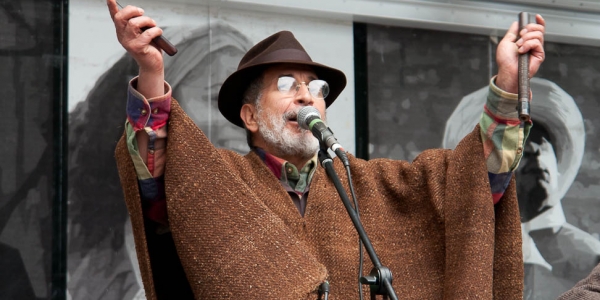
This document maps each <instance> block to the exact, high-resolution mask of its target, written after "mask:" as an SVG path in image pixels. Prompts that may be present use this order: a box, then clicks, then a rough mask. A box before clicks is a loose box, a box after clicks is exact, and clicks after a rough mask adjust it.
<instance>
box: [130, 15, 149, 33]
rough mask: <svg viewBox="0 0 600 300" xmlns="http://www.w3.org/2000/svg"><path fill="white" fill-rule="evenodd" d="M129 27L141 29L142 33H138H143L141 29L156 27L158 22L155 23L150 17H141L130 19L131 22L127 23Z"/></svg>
mask: <svg viewBox="0 0 600 300" xmlns="http://www.w3.org/2000/svg"><path fill="white" fill-rule="evenodd" d="M127 26H128V27H133V28H139V29H140V31H138V32H141V31H142V30H141V29H142V28H144V27H154V26H156V21H154V19H152V18H150V17H148V16H139V17H135V18H131V19H129V21H127Z"/></svg>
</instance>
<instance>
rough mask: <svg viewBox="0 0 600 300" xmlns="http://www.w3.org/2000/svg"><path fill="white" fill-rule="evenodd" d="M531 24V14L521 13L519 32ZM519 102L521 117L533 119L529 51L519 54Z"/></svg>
mask: <svg viewBox="0 0 600 300" xmlns="http://www.w3.org/2000/svg"><path fill="white" fill-rule="evenodd" d="M527 24H529V14H528V13H527V12H521V13H519V32H521V30H523V28H525V26H527ZM518 69H519V94H518V96H519V104H518V106H517V111H518V112H519V119H520V120H521V121H522V122H527V121H529V120H530V119H531V117H530V115H529V95H530V94H529V53H523V54H519V67H518Z"/></svg>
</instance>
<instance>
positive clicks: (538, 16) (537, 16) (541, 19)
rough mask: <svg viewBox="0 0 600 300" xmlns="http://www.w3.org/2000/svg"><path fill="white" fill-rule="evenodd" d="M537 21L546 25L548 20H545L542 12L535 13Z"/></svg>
mask: <svg viewBox="0 0 600 300" xmlns="http://www.w3.org/2000/svg"><path fill="white" fill-rule="evenodd" d="M535 22H536V23H538V24H540V25H542V26H544V27H545V26H546V20H544V18H543V17H542V15H540V14H537V15H535Z"/></svg>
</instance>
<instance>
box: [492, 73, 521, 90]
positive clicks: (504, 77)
mask: <svg viewBox="0 0 600 300" xmlns="http://www.w3.org/2000/svg"><path fill="white" fill-rule="evenodd" d="M495 84H496V86H497V87H498V88H500V89H501V90H503V91H505V92H508V93H512V94H516V93H518V92H519V86H518V80H517V79H515V78H514V76H510V75H509V74H507V73H506V72H502V71H499V72H498V76H497V77H496V82H495Z"/></svg>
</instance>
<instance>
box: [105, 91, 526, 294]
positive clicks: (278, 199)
mask: <svg viewBox="0 0 600 300" xmlns="http://www.w3.org/2000/svg"><path fill="white" fill-rule="evenodd" d="M168 136H169V141H168V146H167V161H166V172H165V184H166V192H167V207H168V214H169V222H170V226H171V230H172V232H173V240H174V243H175V246H176V249H177V253H178V255H179V257H180V259H181V262H182V265H183V268H184V270H185V274H186V276H187V278H188V281H189V282H190V285H191V287H192V290H193V292H194V294H195V297H196V298H197V299H316V298H317V296H316V292H315V291H316V289H317V288H318V285H319V284H320V283H321V282H322V281H323V280H325V279H328V280H329V282H330V284H331V296H330V299H358V289H357V270H358V243H357V241H358V235H357V234H356V231H355V229H354V227H353V226H352V222H351V221H350V218H349V217H348V214H347V212H346V210H345V208H344V206H343V204H342V202H341V200H340V198H339V195H338V194H337V191H336V190H335V188H334V186H333V184H332V183H331V181H330V180H329V178H327V176H326V174H325V172H324V170H323V169H322V168H321V167H319V168H318V170H317V172H316V174H315V175H314V177H313V181H312V183H311V186H310V194H309V197H308V201H307V207H306V212H305V216H304V218H302V217H300V215H299V213H298V211H297V209H296V207H295V206H294V204H293V202H292V201H291V199H290V198H289V196H288V194H287V192H286V191H285V190H284V189H283V187H282V186H281V184H280V183H279V181H278V180H277V179H276V178H275V176H273V174H272V173H271V172H270V171H269V169H268V168H267V167H266V166H265V165H264V163H263V162H262V161H261V160H260V158H259V157H258V156H257V155H255V154H254V153H250V154H248V155H246V156H240V155H237V154H235V153H234V152H231V151H227V150H222V149H220V150H218V149H216V148H214V147H213V146H212V144H210V142H209V141H208V140H207V138H206V137H205V136H204V134H203V133H202V132H201V131H200V130H199V129H198V128H197V127H196V126H195V125H194V123H193V121H192V120H191V119H190V118H188V117H187V116H186V115H185V113H184V112H183V111H182V110H181V108H180V107H179V105H178V104H177V102H176V101H173V104H172V110H171V115H170V121H169V135H168ZM116 157H117V162H118V166H119V173H120V176H121V181H122V184H123V189H124V192H125V199H126V202H127V207H128V209H129V213H130V216H131V219H132V225H133V228H134V235H135V242H136V249H137V254H138V259H139V263H140V269H141V272H142V278H143V281H144V288H145V290H146V295H147V297H148V299H156V294H155V290H154V282H153V279H152V278H153V277H152V269H151V265H150V259H149V254H148V248H147V245H146V236H145V232H144V221H143V216H142V211H141V205H140V199H139V195H138V187H137V182H136V175H135V170H134V167H133V164H132V163H131V159H130V157H129V153H128V152H127V149H126V144H125V141H124V139H121V141H120V142H119V144H118V146H117V150H116ZM350 159H351V161H350V163H351V169H352V176H353V180H354V183H355V189H356V194H357V197H358V199H359V206H360V209H361V212H360V213H361V220H362V222H363V224H364V227H365V230H366V231H367V234H368V235H369V237H370V238H371V240H372V242H373V245H374V248H375V250H376V251H377V253H378V254H379V257H380V259H381V262H382V263H383V264H384V265H385V266H387V267H389V268H390V270H391V271H392V272H393V275H394V282H393V286H394V288H395V290H396V292H397V294H398V297H399V298H400V299H492V298H494V299H521V298H522V290H523V287H522V286H523V262H522V254H521V227H520V221H519V213H518V205H517V201H516V195H515V188H514V180H513V181H512V182H511V184H510V186H509V188H508V190H507V191H506V193H505V195H504V197H503V198H502V200H501V201H500V203H499V204H497V205H496V206H495V207H494V205H493V204H492V196H491V192H490V187H489V181H488V176H487V169H486V166H485V160H484V157H483V146H482V144H481V140H480V134H479V128H478V127H477V128H475V130H474V131H473V132H472V133H470V134H469V135H468V136H467V137H466V138H465V139H464V140H463V141H462V142H461V143H460V144H459V145H458V147H457V148H456V149H455V150H453V151H450V150H428V151H425V152H423V153H422V154H421V155H419V157H417V159H415V161H414V162H413V163H411V164H409V163H407V162H404V161H394V160H387V159H374V160H371V161H364V160H360V159H356V158H354V157H350ZM335 168H336V170H337V172H338V174H340V175H339V176H340V178H341V179H342V182H343V183H344V185H345V186H346V189H348V186H347V180H346V176H345V171H344V169H343V166H342V165H341V164H340V163H339V161H337V160H336V162H335ZM348 194H349V192H348ZM371 267H372V264H371V263H370V261H369V259H368V257H367V258H366V264H365V272H367V273H368V272H369V271H370V269H371ZM365 294H366V295H368V288H366V287H365Z"/></svg>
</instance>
